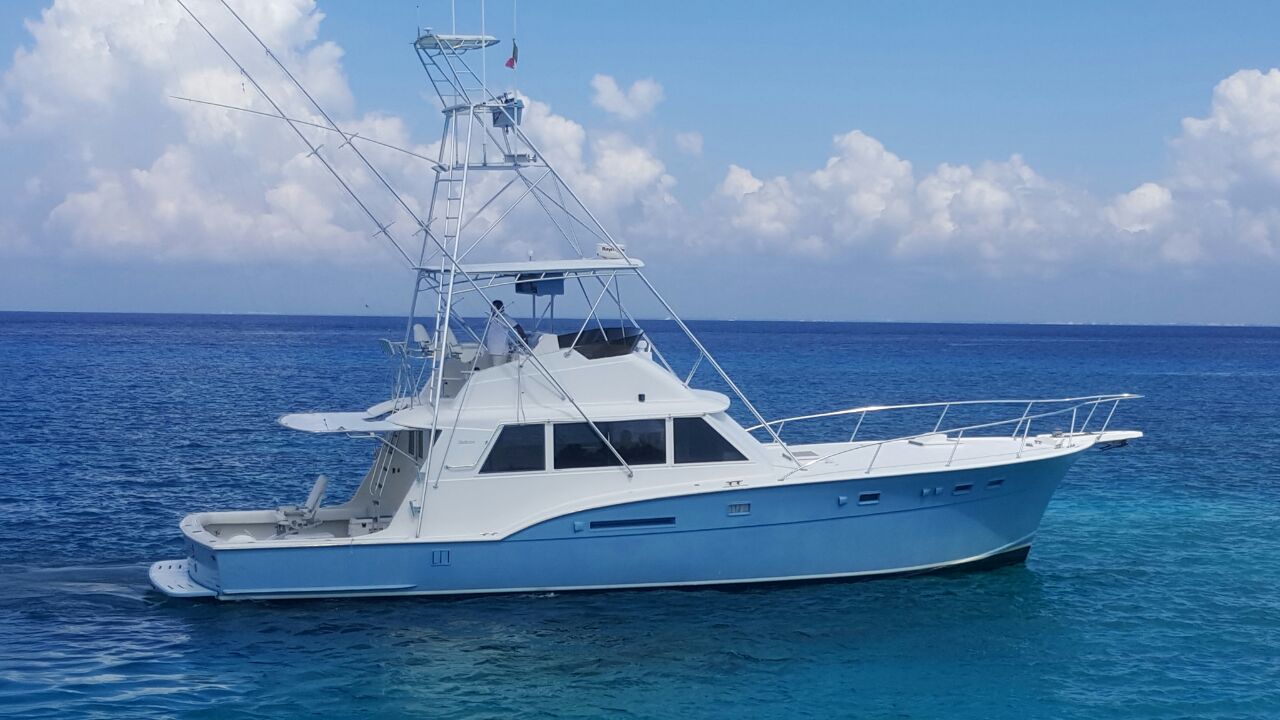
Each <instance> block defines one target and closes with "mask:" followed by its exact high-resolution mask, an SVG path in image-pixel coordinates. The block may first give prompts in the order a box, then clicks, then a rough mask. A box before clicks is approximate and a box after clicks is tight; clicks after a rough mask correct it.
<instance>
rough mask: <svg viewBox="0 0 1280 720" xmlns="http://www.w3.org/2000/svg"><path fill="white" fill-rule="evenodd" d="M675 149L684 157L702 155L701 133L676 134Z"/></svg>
mask: <svg viewBox="0 0 1280 720" xmlns="http://www.w3.org/2000/svg"><path fill="white" fill-rule="evenodd" d="M676 149H678V150H679V151H680V152H682V153H684V154H685V155H692V156H693V157H700V156H701V155H702V133H700V132H682V133H676Z"/></svg>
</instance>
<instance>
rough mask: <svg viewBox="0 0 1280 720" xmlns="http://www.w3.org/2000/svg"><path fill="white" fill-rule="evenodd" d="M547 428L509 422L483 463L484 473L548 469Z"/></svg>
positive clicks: (481, 469)
mask: <svg viewBox="0 0 1280 720" xmlns="http://www.w3.org/2000/svg"><path fill="white" fill-rule="evenodd" d="M546 468H547V458H546V431H545V430H544V426H542V425H506V426H504V427H503V428H502V432H501V433H499V434H498V439H497V440H496V441H495V442H494V443H493V449H491V450H490V451H489V457H488V458H486V459H485V461H484V465H483V466H481V468H480V472H482V473H507V472H528V471H531V470H545V469H546Z"/></svg>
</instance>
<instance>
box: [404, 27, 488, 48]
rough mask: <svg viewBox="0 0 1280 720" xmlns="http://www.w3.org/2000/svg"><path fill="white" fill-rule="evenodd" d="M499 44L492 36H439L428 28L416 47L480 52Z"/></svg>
mask: <svg viewBox="0 0 1280 720" xmlns="http://www.w3.org/2000/svg"><path fill="white" fill-rule="evenodd" d="M497 44H498V38H496V37H493V36H492V35H437V34H436V33H433V32H431V29H430V28H428V29H427V31H426V32H425V33H423V34H422V37H420V38H418V41H417V42H415V43H414V45H416V46H418V47H419V48H421V49H423V50H446V49H447V50H453V51H455V52H457V51H465V50H480V49H482V48H487V47H490V46H492V45H497Z"/></svg>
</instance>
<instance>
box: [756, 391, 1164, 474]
mask: <svg viewBox="0 0 1280 720" xmlns="http://www.w3.org/2000/svg"><path fill="white" fill-rule="evenodd" d="M1141 397H1142V396H1141V395H1135V394H1132V393H1118V394H1110V395H1087V396H1082V397H1068V398H1042V399H1038V400H1016V399H995V400H952V401H943V402H928V403H908V404H904V405H867V406H863V407H854V408H847V409H844V410H831V411H828V412H822V413H813V414H810V415H798V416H796V417H790V418H783V419H781V420H771V421H769V422H767V423H762V424H759V425H753V426H751V427H749V428H747V431H748V432H752V431H756V430H762V429H764V428H765V427H766V426H768V427H769V428H771V429H773V430H774V434H775V435H778V436H781V435H782V432H783V430H784V429H785V427H786V425H787V424H788V423H792V424H794V423H798V422H803V421H806V420H818V419H824V418H833V417H842V416H850V415H857V416H858V422H857V424H856V425H854V428H853V433H852V434H851V435H850V436H849V439H848V440H847V441H846V442H847V443H849V444H851V445H850V447H846V448H843V449H840V450H837V451H835V452H831V453H828V454H826V455H823V456H821V457H817V458H814V459H812V460H810V461H809V462H804V463H798V464H799V465H800V466H799V467H797V468H796V469H794V470H791V471H789V472H787V473H786V474H785V475H783V476H782V477H781V478H779V479H780V480H785V479H787V478H788V477H790V476H791V475H793V474H795V473H797V472H800V471H803V470H806V469H808V468H809V467H811V466H813V465H816V464H817V463H820V462H823V461H826V460H830V459H831V458H833V457H837V456H840V455H845V454H848V453H851V452H855V451H858V450H866V449H869V448H874V450H873V454H872V456H871V460H870V462H868V464H867V469H866V472H867V473H870V472H871V470H872V468H873V467H874V466H875V462H876V459H877V458H878V457H879V454H880V449H881V448H882V447H884V446H885V445H887V444H890V443H895V442H904V441H911V440H918V439H921V438H925V437H928V436H932V435H946V436H948V439H951V437H950V436H951V435H952V434H953V433H954V434H955V438H954V440H955V445H954V446H953V447H952V449H951V455H950V457H949V458H948V460H947V463H946V466H947V467H950V465H951V462H952V460H954V459H955V454H956V450H957V449H958V448H959V447H960V441H961V440H962V439H963V437H964V434H965V433H966V432H970V431H973V430H984V429H988V428H993V427H1001V426H1008V425H1013V432H1012V433H1011V434H1010V435H1009V437H1011V438H1017V437H1018V435H1019V434H1021V435H1022V443H1021V444H1020V446H1019V449H1018V451H1017V453H1016V454H1017V456H1018V457H1021V455H1022V448H1023V447H1025V445H1026V440H1027V438H1028V436H1029V435H1030V432H1031V424H1032V422H1033V421H1035V420H1042V419H1044V418H1049V417H1057V416H1065V415H1066V414H1068V413H1070V415H1071V426H1070V430H1069V431H1068V432H1067V433H1066V435H1065V437H1066V438H1067V442H1070V443H1072V444H1074V442H1075V438H1076V437H1078V436H1081V435H1089V434H1097V435H1102V434H1103V433H1105V432H1106V430H1107V426H1108V425H1110V423H1111V418H1112V416H1113V415H1114V414H1115V411H1116V408H1117V407H1118V406H1119V405H1120V402H1121V401H1124V400H1136V399H1139V398H1141ZM1066 403H1071V404H1070V405H1067V407H1060V408H1055V409H1050V410H1046V411H1043V412H1036V413H1034V414H1033V413H1032V410H1033V409H1035V407H1036V406H1037V405H1063V404H1066ZM1107 404H1110V408H1109V409H1108V410H1107V416H1106V419H1105V420H1104V421H1103V423H1102V427H1101V428H1100V429H1098V430H1096V431H1093V432H1092V433H1091V432H1090V431H1089V430H1088V427H1089V423H1090V422H1091V421H1092V420H1093V417H1094V415H1095V414H1096V412H1097V410H1098V408H1099V407H1100V406H1103V405H1107ZM996 405H1025V406H1026V407H1025V408H1023V411H1022V414H1021V415H1020V416H1018V417H1016V418H1008V419H1004V420H995V421H992V422H983V423H976V424H970V425H962V426H955V427H948V428H946V429H942V421H943V420H944V419H945V418H946V416H947V412H948V411H949V410H950V409H951V408H952V407H956V406H970V407H972V406H996ZM939 407H940V408H942V412H940V413H939V414H938V419H937V421H936V422H935V423H934V425H933V429H931V430H927V431H925V432H919V433H914V434H910V435H901V436H898V437H892V438H886V439H883V440H873V441H867V442H863V443H859V444H857V445H852V443H854V441H855V440H856V439H857V437H858V432H859V431H860V430H861V429H862V425H863V421H864V420H866V417H867V415H868V414H871V413H880V412H887V411H893V410H919V409H924V408H939ZM1084 408H1088V414H1087V415H1086V417H1085V419H1084V422H1082V423H1080V425H1079V427H1078V428H1077V426H1076V424H1077V422H1078V421H1079V415H1080V411H1081V410H1082V409H1084Z"/></svg>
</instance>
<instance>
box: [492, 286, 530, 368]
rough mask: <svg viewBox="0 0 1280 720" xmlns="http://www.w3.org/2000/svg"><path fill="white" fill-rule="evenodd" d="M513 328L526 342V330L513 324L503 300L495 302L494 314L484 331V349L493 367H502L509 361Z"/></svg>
mask: <svg viewBox="0 0 1280 720" xmlns="http://www.w3.org/2000/svg"><path fill="white" fill-rule="evenodd" d="M511 328H514V329H515V331H516V334H517V335H519V336H520V339H521V340H524V338H525V334H524V328H522V327H520V324H519V323H516V322H512V320H511V318H509V317H507V311H506V310H505V309H503V304H502V301H501V300H494V301H493V314H492V316H491V317H490V318H489V326H488V327H487V328H485V331H484V349H485V352H487V353H488V354H489V357H490V358H491V359H492V364H493V365H501V364H503V363H505V362H506V361H507V358H508V356H509V355H510V353H511V334H510V333H511Z"/></svg>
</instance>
